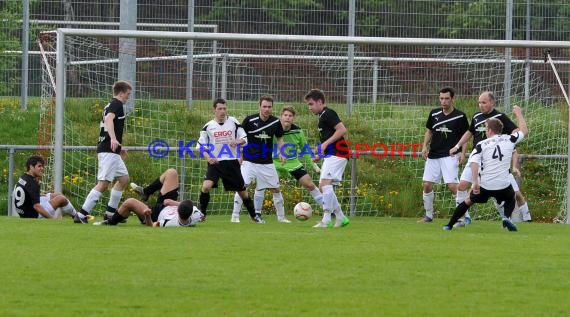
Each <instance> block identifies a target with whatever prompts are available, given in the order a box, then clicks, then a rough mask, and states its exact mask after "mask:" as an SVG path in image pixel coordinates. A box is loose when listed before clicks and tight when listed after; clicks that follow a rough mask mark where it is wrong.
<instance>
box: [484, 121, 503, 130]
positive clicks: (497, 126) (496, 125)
mask: <svg viewBox="0 0 570 317" xmlns="http://www.w3.org/2000/svg"><path fill="white" fill-rule="evenodd" d="M486 123H487V128H488V129H489V130H491V131H493V133H495V134H501V133H503V123H502V122H501V120H499V119H497V118H489V119H487V122H486Z"/></svg>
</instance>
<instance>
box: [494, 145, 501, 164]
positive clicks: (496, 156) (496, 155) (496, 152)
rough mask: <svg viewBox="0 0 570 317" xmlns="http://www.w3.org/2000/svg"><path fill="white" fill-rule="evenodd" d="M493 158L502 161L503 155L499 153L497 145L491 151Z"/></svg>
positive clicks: (499, 149)
mask: <svg viewBox="0 0 570 317" xmlns="http://www.w3.org/2000/svg"><path fill="white" fill-rule="evenodd" d="M493 158H494V159H496V158H499V161H502V160H503V153H501V148H500V147H499V146H498V145H497V146H496V147H495V150H494V151H493Z"/></svg>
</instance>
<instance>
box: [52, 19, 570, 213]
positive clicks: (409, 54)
mask: <svg viewBox="0 0 570 317" xmlns="http://www.w3.org/2000/svg"><path fill="white" fill-rule="evenodd" d="M118 38H137V39H151V40H153V41H155V42H156V43H157V44H156V46H155V47H149V48H148V50H144V49H145V48H142V47H141V51H143V52H145V54H143V55H142V56H141V57H140V58H141V63H142V59H144V63H152V62H153V61H158V60H162V61H164V60H182V61H184V64H176V65H173V64H168V65H163V66H161V67H157V68H154V67H150V66H148V65H146V66H143V67H138V66H137V71H143V70H142V69H144V68H148V69H150V71H149V72H150V73H152V72H155V71H156V73H154V74H153V75H154V77H156V78H155V79H156V80H154V81H152V83H150V84H148V85H147V88H148V87H150V88H148V89H152V90H153V91H160V90H161V89H163V87H165V86H163V84H164V83H162V82H161V81H164V80H163V79H162V78H163V76H166V77H170V78H181V77H180V76H179V77H176V76H177V74H175V73H174V71H173V69H174V70H177V69H175V68H180V67H185V66H184V65H186V63H185V60H184V58H185V57H186V55H185V53H187V52H185V49H186V47H187V46H186V43H187V41H204V42H207V41H216V43H219V46H218V47H217V49H216V50H217V51H216V52H212V51H207V52H206V51H203V52H194V54H193V58H194V61H195V63H193V66H192V67H193V74H194V75H193V76H194V78H193V84H194V85H195V86H194V87H193V89H194V92H198V93H199V94H196V95H200V96H202V97H196V98H195V99H197V100H198V99H202V101H200V102H201V103H199V104H198V105H197V107H196V109H194V107H193V109H192V110H188V111H190V112H194V111H196V113H200V114H206V116H208V114H207V113H208V111H210V108H209V107H211V104H210V103H211V100H209V99H210V96H213V95H214V89H213V88H212V93H211V94H210V92H209V91H208V92H207V93H206V92H203V91H200V89H203V88H200V87H197V86H198V85H200V84H203V86H204V87H219V86H220V85H221V87H222V88H221V89H218V90H217V91H221V92H222V94H224V95H226V96H223V97H226V98H227V99H228V100H229V101H231V103H230V108H229V109H231V110H230V115H233V116H235V117H237V118H238V119H243V117H245V115H247V114H252V113H254V112H256V111H257V108H256V101H257V98H259V96H260V95H262V94H273V95H275V97H276V106H277V107H275V109H274V114H275V115H278V114H279V111H280V108H281V106H283V105H284V104H293V105H295V106H296V107H300V108H301V111H300V113H301V114H300V118H299V119H300V121H301V126H302V127H303V128H304V129H305V131H306V133H307V134H308V139H309V140H310V142H311V143H312V144H316V143H317V136H316V133H315V131H314V130H315V129H316V128H315V122H314V117H310V116H309V114H308V112H307V111H306V106H303V100H302V97H303V95H304V93H305V92H306V91H308V90H309V89H310V88H322V89H323V90H325V92H326V93H327V98H328V100H330V103H331V104H333V105H335V107H336V108H335V109H337V111H339V112H340V111H341V112H342V113H341V118H342V119H343V121H345V120H346V122H347V125H349V127H348V128H349V133H351V132H352V131H354V133H356V132H358V133H362V135H363V137H362V140H356V141H359V142H377V143H384V144H396V143H421V140H422V137H423V132H424V129H425V128H424V125H425V120H426V118H427V113H428V112H429V110H430V109H432V108H434V107H437V106H438V104H437V90H436V89H438V87H439V88H440V87H441V86H444V85H450V86H454V87H456V88H457V90H458V91H459V92H460V96H461V97H460V98H461V100H458V107H459V108H460V109H462V110H463V107H467V108H468V110H469V111H471V112H473V111H474V110H475V108H476V104H475V105H473V103H468V102H467V101H466V100H467V99H468V98H475V97H476V95H478V93H480V92H481V91H482V90H494V91H497V90H501V91H500V93H498V95H499V102H498V108H499V110H501V111H506V110H505V109H507V108H509V106H510V104H508V105H505V104H504V103H505V100H507V99H508V98H506V97H505V96H508V97H510V98H511V102H512V103H522V104H523V110H525V112H527V113H529V114H531V117H530V120H529V121H530V124H531V131H532V134H533V135H536V137H535V136H531V137H530V138H529V140H527V141H525V143H532V144H529V145H528V146H525V145H523V146H525V148H524V149H525V151H528V152H527V153H523V155H525V154H527V155H528V156H527V157H528V158H539V157H540V158H541V160H547V161H548V162H549V163H548V164H545V167H544V168H545V171H547V173H551V174H552V179H553V184H554V185H553V187H556V193H557V195H558V194H560V195H561V196H557V201H556V202H557V204H558V203H560V202H561V201H562V200H564V202H565V203H567V202H566V199H565V196H566V194H565V193H560V190H559V189H558V188H559V187H563V191H564V192H566V190H567V189H568V182H567V177H566V175H564V177H563V176H561V175H559V174H557V173H558V172H560V171H566V170H567V168H566V166H564V167H563V166H561V164H560V162H561V159H560V158H559V157H560V156H564V155H565V156H566V157H567V154H568V153H567V149H560V147H559V146H558V145H557V143H556V142H558V143H559V142H560V140H561V139H567V138H568V135H567V131H564V132H561V131H560V129H559V127H563V126H564V121H565V120H567V119H565V118H561V114H562V113H564V115H566V116H567V115H568V110H567V108H568V106H565V107H566V110H565V111H561V110H560V109H558V107H559V106H560V104H561V100H562V98H560V97H559V95H560V91H557V89H558V88H556V86H554V85H552V84H551V83H550V78H549V77H551V73H549V74H547V73H545V71H546V70H545V69H540V67H542V68H545V67H544V63H543V62H542V65H538V61H537V60H536V59H534V58H533V59H530V60H529V61H528V62H530V63H532V64H533V65H535V66H534V67H533V70H532V71H531V73H532V76H530V80H529V79H526V80H525V77H526V74H525V71H524V69H525V67H527V66H528V65H527V64H525V63H528V62H527V61H526V60H522V59H520V54H519V55H517V54H516V52H515V53H514V54H513V60H512V62H513V66H512V67H513V79H512V85H510V86H512V88H510V89H512V91H508V92H507V91H504V90H503V89H504V88H503V86H504V85H503V84H504V78H503V77H501V76H500V75H501V73H502V72H503V70H504V64H505V60H504V54H500V51H501V50H503V49H504V48H507V47H511V48H513V49H517V48H528V49H535V50H536V49H543V48H550V49H553V50H562V49H567V48H570V42H553V41H512V40H511V41H502V40H490V41H488V40H462V39H459V40H458V39H424V38H369V37H340V36H300V35H263V34H227V33H203V32H159V31H123V30H86V29H66V28H63V29H58V30H57V44H56V45H57V48H56V52H57V54H56V55H57V62H56V67H55V74H56V94H55V116H54V123H55V124H54V126H55V128H54V134H53V135H54V138H53V143H54V146H55V149H54V152H53V162H54V167H53V184H54V189H55V190H58V191H61V190H63V182H64V176H63V175H64V161H65V159H64V154H63V146H64V138H65V137H66V136H67V135H68V133H69V132H67V131H66V130H65V128H64V126H65V123H64V122H65V120H66V119H65V118H64V113H65V108H64V104H65V103H66V82H65V78H66V77H65V74H66V71H67V70H66V68H67V67H70V66H72V65H73V66H72V67H78V68H81V67H84V68H81V69H80V70H79V72H80V73H82V74H83V75H85V76H91V77H99V78H91V79H89V80H92V81H100V82H97V85H100V86H107V88H105V89H108V90H110V85H109V83H108V80H109V79H110V78H111V77H112V76H116V74H112V72H111V71H112V70H109V72H108V73H105V74H102V73H99V72H100V71H98V70H97V69H96V68H93V69H91V68H88V67H89V65H94V64H96V63H103V62H104V63H116V62H115V61H113V62H111V61H112V60H113V58H114V57H113V56H114V55H113V54H116V53H117V52H116V51H115V50H114V44H113V43H112V42H113V41H114V40H116V39H118ZM67 39H78V40H77V41H74V42H71V43H68V44H66V42H67V41H66V40H67ZM82 39H94V40H97V41H101V43H102V44H101V45H100V48H99V47H97V46H96V45H95V46H94V45H91V43H90V42H89V43H88V42H87V41H85V40H82ZM141 42H142V41H141ZM210 43H211V42H210ZM248 43H249V44H248ZM137 45H140V43H139V41H138V40H137ZM350 45H354V46H355V52H354V54H348V53H347V52H348V48H349V46H350ZM70 47H74V48H75V49H77V48H79V49H81V50H84V51H81V50H79V51H74V52H73V54H77V56H79V57H81V58H83V60H81V59H77V58H75V57H74V59H73V63H70V62H69V61H68V60H67V59H66V55H68V54H71V53H70V52H69V49H70ZM210 47H211V46H210ZM138 49H139V48H137V50H138ZM513 51H515V50H513ZM153 54H154V55H153ZM535 55H536V54H534V55H533V57H534V56H535ZM207 58H216V59H217V60H218V61H220V63H219V64H218V65H216V67H215V68H214V67H212V70H211V71H212V72H214V71H215V72H216V75H215V76H212V75H211V74H206V73H207V72H209V71H210V70H207V69H205V68H204V69H200V67H202V66H200V63H196V61H198V60H199V59H204V60H207ZM138 59H139V57H137V60H138ZM555 63H560V64H562V65H564V66H566V65H565V64H567V62H566V61H556V62H555ZM181 65H182V66H181ZM210 65H211V63H210ZM349 65H352V66H350V68H351V72H349V71H348V68H349ZM82 69H83V70H82ZM204 70H205V71H204ZM521 70H522V71H521ZM105 72H107V70H105ZM137 76H138V74H137ZM149 77H150V76H149ZM61 78H63V79H64V80H59V79H61ZM212 78H214V79H212ZM184 80H185V79H180V81H179V82H176V81H169V82H168V84H166V85H171V86H177V87H176V88H180V87H182V86H185V85H186V83H185V82H183V81H184ZM209 80H211V82H207V83H202V82H203V81H209ZM137 82H138V80H137ZM67 84H69V83H67ZM523 86H524V87H526V88H521V87H523ZM144 89H146V88H143V91H142V92H141V93H140V94H137V102H139V103H141V104H145V105H147V104H149V101H151V100H155V99H156V100H162V101H159V102H158V103H159V104H158V105H155V104H153V105H150V108H152V109H151V110H148V109H143V108H144V107H143V108H141V107H139V109H138V110H135V112H136V111H139V113H137V114H134V118H133V120H131V121H130V122H129V123H127V124H130V126H129V128H132V129H134V130H133V131H137V132H136V133H135V134H136V136H134V138H137V139H136V142H126V146H127V147H129V146H131V145H132V146H144V145H146V144H148V142H150V141H151V140H152V138H153V137H154V138H160V137H162V135H163V134H164V133H165V131H170V130H173V131H174V130H176V131H177V132H176V133H178V134H174V135H177V136H178V137H179V138H180V139H186V140H188V139H190V138H195V137H196V135H195V134H196V131H193V130H190V131H189V130H188V129H189V128H190V127H191V124H190V123H188V124H185V123H177V122H176V120H177V119H182V118H184V120H188V121H192V120H193V119H192V117H191V116H188V117H186V116H184V115H180V113H178V114H177V116H178V117H176V116H175V117H173V118H169V119H168V120H167V123H164V124H161V123H160V122H158V123H156V127H154V126H153V127H146V126H145V124H148V122H149V120H150V121H152V120H153V118H156V117H157V116H159V115H160V114H162V113H164V111H166V110H167V108H169V107H170V108H172V102H171V100H170V99H172V100H174V99H177V97H176V96H177V95H178V93H172V94H171V93H170V92H166V93H165V94H160V96H159V97H156V96H155V94H154V93H146V92H145V91H144ZM184 89H185V87H184ZM205 89H208V88H205ZM529 91H530V93H529ZM93 94H94V91H92V95H90V96H94V95H93ZM527 94H528V95H529V96H530V97H526V95H527ZM103 96H104V94H99V95H97V97H98V98H102V99H107V100H104V102H107V101H108V99H109V98H108V97H109V96H108V95H107V96H106V97H103ZM145 96H147V97H145ZM204 96H206V97H204ZM220 96H222V95H220ZM529 99H530V100H529ZM163 101H164V102H163ZM461 102H463V103H461ZM161 103H162V104H161ZM180 111H182V110H180ZM466 112H467V111H466ZM200 118H204V117H200ZM201 120H202V119H201ZM546 120H549V121H548V122H544V121H546ZM141 122H142V123H141ZM205 122H206V121H204V122H202V124H203V123H205ZM566 122H567V121H566ZM396 123H399V125H397V124H396ZM192 124H193V125H192V127H194V126H195V125H196V124H197V123H195V122H193V123H192ZM175 126H176V128H174V127H175ZM137 129H140V130H137ZM192 129H194V128H192ZM366 129H368V131H364V130H366ZM129 131H130V130H129ZM139 131H140V132H139ZM170 132H172V131H170ZM366 133H368V134H366ZM127 134H128V132H127ZM351 137H352V136H351ZM129 140H130V141H132V139H129ZM87 142H90V141H87ZM85 145H92V143H88V144H85ZM555 157H557V158H555ZM396 161H397V162H396ZM563 162H564V163H566V161H563ZM153 164H154V161H153ZM161 164H163V166H165V165H166V163H161ZM176 164H179V163H176ZM183 164H185V165H184V167H183V166H180V168H189V169H190V168H192V170H191V171H192V172H191V173H187V174H188V178H190V177H192V176H196V175H194V174H198V175H201V174H202V173H203V168H204V165H200V164H203V163H200V162H197V161H196V162H194V161H189V160H186V163H183ZM356 165H358V168H356ZM396 165H398V166H397V167H395V166H396ZM564 165H566V164H564ZM127 166H129V163H128V162H127ZM176 166H177V167H178V165H176ZM129 169H130V167H129ZM383 169H386V170H390V169H392V170H396V172H394V174H389V173H386V174H387V175H388V177H392V178H398V182H397V184H398V186H397V188H385V185H384V180H383V179H382V180H376V179H373V178H371V177H370V176H371V175H374V172H375V171H377V170H383ZM422 170H423V161H421V160H418V159H405V160H404V159H400V160H398V158H397V157H396V158H394V159H390V158H388V159H386V160H383V161H382V160H377V159H376V160H375V159H374V158H373V157H371V156H370V155H363V156H361V158H359V159H357V160H354V161H352V162H351V163H349V165H348V166H347V172H346V174H345V182H346V184H349V183H350V185H348V189H347V188H346V187H345V188H344V189H345V190H344V191H343V192H342V194H341V195H342V196H343V197H342V198H341V200H343V204H344V205H343V207H348V208H346V209H347V210H351V211H354V212H356V213H357V214H359V213H361V214H374V215H398V209H403V208H406V209H412V210H417V211H418V212H420V210H421V208H422V207H421V204H418V200H417V199H416V198H417V197H420V201H421V186H419V187H418V185H419V184H421V171H422ZM357 173H358V174H357ZM398 173H399V174H398ZM529 176H530V175H529ZM197 179H198V180H199V177H198V178H197ZM314 179H315V178H314ZM198 180H195V179H194V180H192V181H193V182H197V181H198ZM193 188H194V189H193V190H192V191H196V187H193ZM217 192H221V191H220V190H218V191H217ZM446 192H447V191H446V190H445V189H444V188H441V187H438V189H437V192H436V195H437V196H438V201H440V200H442V201H443V200H446V201H447V202H445V203H444V202H438V204H440V205H439V208H440V210H444V211H448V209H449V208H451V207H452V204H451V201H452V200H451V197H450V195H449V193H446ZM287 194H291V195H292V197H306V196H295V195H296V194H295V190H292V191H291V192H290V193H289V192H288V193H287ZM224 195H226V194H224ZM302 195H306V193H305V194H302ZM226 196H227V195H226ZM404 196H405V197H404ZM412 196H414V197H416V198H414V199H412V198H410V197H412ZM396 197H398V198H396ZM339 198H340V197H339ZM224 199H225V198H224ZM304 199H310V196H309V198H304ZM286 200H287V199H286ZM400 200H403V201H404V203H402V202H401V201H400ZM228 204H231V201H230V202H227V201H226V200H224V204H222V205H220V207H217V208H218V209H219V210H226V211H227V209H226V208H227V206H229V205H228ZM378 206H380V207H381V208H384V209H383V210H386V211H379V210H380V209H379V208H380V207H378ZM566 210H568V206H565V207H564V208H561V212H560V215H561V216H562V217H563V218H564V219H566V218H567V217H566ZM490 214H491V216H489V217H491V218H492V214H493V212H490Z"/></svg>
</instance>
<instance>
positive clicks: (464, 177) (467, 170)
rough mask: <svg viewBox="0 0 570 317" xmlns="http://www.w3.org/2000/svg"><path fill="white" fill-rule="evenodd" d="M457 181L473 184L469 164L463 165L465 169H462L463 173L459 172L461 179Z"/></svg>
mask: <svg viewBox="0 0 570 317" xmlns="http://www.w3.org/2000/svg"><path fill="white" fill-rule="evenodd" d="M459 180H461V181H466V182H468V183H473V177H471V163H467V164H466V165H465V168H464V169H463V172H461V177H460V178H459Z"/></svg>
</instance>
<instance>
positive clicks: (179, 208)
mask: <svg viewBox="0 0 570 317" xmlns="http://www.w3.org/2000/svg"><path fill="white" fill-rule="evenodd" d="M162 206H163V208H162V210H161V211H160V213H159V214H158V219H157V221H156V222H153V221H152V219H151V213H152V211H151V209H150V208H149V207H148V206H147V205H146V204H145V203H143V202H142V201H140V200H138V199H136V198H129V199H127V200H125V202H124V203H123V204H122V205H121V206H120V207H119V210H117V212H116V213H115V214H114V215H113V216H112V217H111V218H110V219H107V220H103V221H100V222H94V223H93V225H95V226H102V225H103V226H105V225H108V226H114V225H117V224H119V223H120V222H121V221H123V220H125V219H127V218H128V217H129V215H130V214H131V212H134V213H135V214H136V215H137V216H138V217H139V219H141V222H142V223H143V224H145V225H147V226H152V227H193V226H195V225H196V224H197V223H198V222H200V219H201V218H202V216H203V214H202V213H201V212H200V210H198V208H196V207H195V206H194V203H192V201H191V200H184V201H182V202H178V201H175V200H172V199H165V200H164V201H163V203H162Z"/></svg>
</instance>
